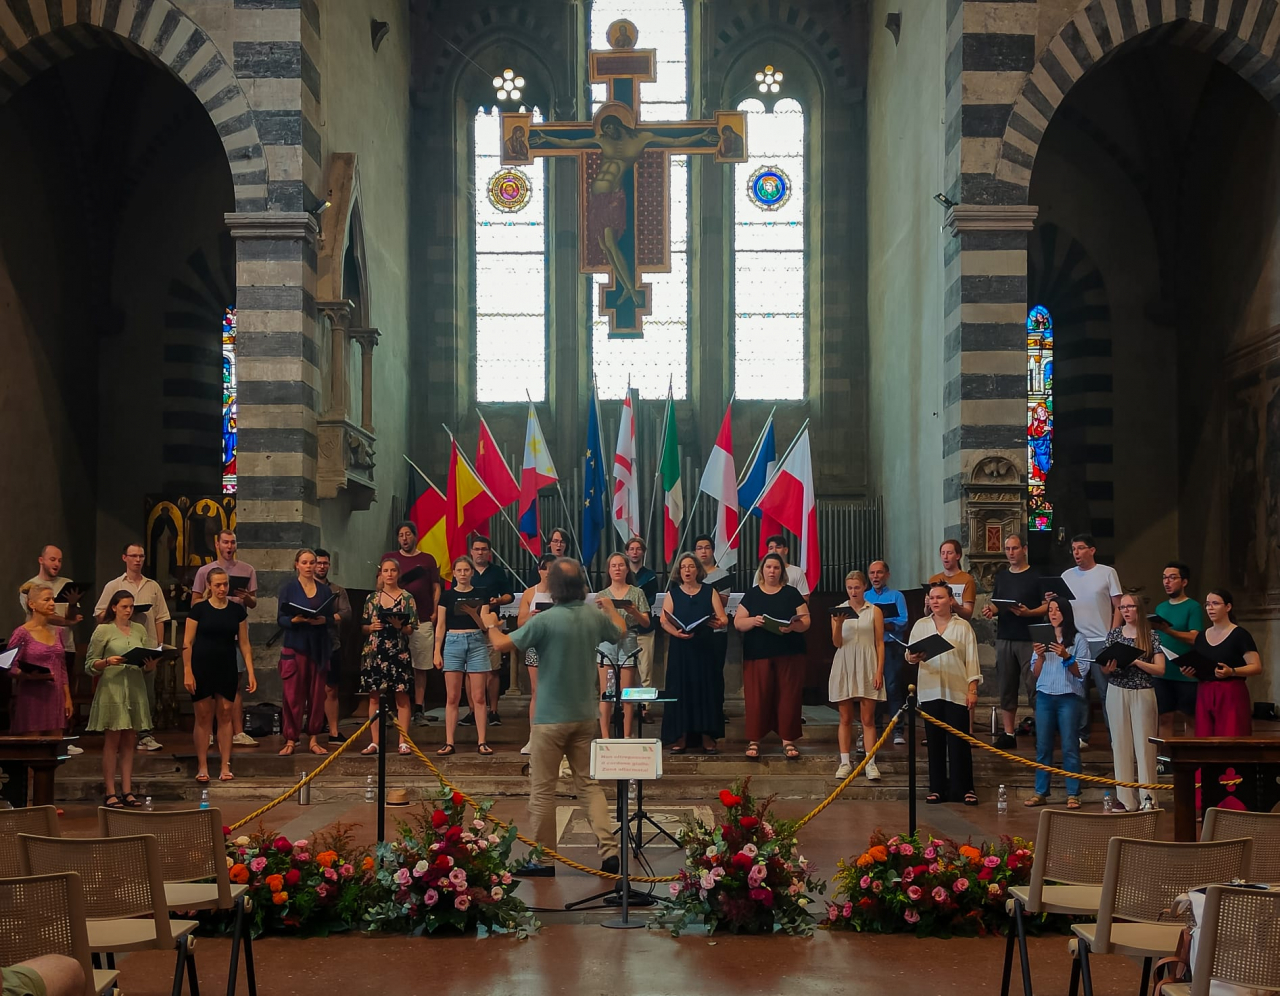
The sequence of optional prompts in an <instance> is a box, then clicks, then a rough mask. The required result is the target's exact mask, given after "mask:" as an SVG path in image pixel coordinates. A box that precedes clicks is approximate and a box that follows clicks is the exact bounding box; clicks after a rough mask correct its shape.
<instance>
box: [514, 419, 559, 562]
mask: <svg viewBox="0 0 1280 996" xmlns="http://www.w3.org/2000/svg"><path fill="white" fill-rule="evenodd" d="M559 479H560V476H559V475H558V474H557V473H556V465H555V464H554V463H552V462H551V453H550V452H549V451H548V450H547V440H546V437H545V436H543V435H542V424H541V423H540V422H539V421H538V412H537V410H536V409H535V408H534V407H533V405H532V404H531V405H529V421H528V424H527V426H526V428H525V430H524V461H523V464H522V466H521V467H520V505H519V506H518V508H519V511H518V513H517V517H516V525H517V527H518V528H519V530H520V536H521V538H522V539H523V541H524V546H525V549H527V550H528V551H529V552H530V553H531V554H533V555H534V556H535V557H540V556H542V523H541V520H540V519H539V513H538V489H539V488H544V487H546V486H547V485H549V484H555V483H556V482H557V481H558V480H559Z"/></svg>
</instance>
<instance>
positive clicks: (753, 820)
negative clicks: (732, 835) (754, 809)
mask: <svg viewBox="0 0 1280 996" xmlns="http://www.w3.org/2000/svg"><path fill="white" fill-rule="evenodd" d="M738 825H739V826H740V827H742V829H743V830H754V829H755V828H756V827H758V826H759V825H760V818H759V817H758V816H744V817H743V818H742V819H740V820H739V821H738Z"/></svg>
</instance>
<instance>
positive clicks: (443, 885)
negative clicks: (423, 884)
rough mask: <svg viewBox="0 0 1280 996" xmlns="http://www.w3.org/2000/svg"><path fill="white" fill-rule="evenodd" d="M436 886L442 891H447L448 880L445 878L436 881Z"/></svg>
mask: <svg viewBox="0 0 1280 996" xmlns="http://www.w3.org/2000/svg"><path fill="white" fill-rule="evenodd" d="M436 885H438V886H440V888H442V889H447V888H449V880H448V879H447V878H441V879H438V880H437V881H436Z"/></svg>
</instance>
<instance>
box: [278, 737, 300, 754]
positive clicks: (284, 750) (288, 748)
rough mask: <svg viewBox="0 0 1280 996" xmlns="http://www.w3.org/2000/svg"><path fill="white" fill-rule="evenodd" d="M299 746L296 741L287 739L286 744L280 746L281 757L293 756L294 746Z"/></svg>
mask: <svg viewBox="0 0 1280 996" xmlns="http://www.w3.org/2000/svg"><path fill="white" fill-rule="evenodd" d="M297 746H298V745H297V744H296V743H294V742H293V741H292V740H286V741H285V744H284V746H283V747H281V748H280V754H279V756H280V757H291V756H293V750H294V748H295V747H297Z"/></svg>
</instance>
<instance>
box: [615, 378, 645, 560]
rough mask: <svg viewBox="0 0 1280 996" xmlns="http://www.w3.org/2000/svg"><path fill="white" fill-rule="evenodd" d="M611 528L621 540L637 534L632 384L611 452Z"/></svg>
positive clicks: (638, 498) (637, 491) (637, 494)
mask: <svg viewBox="0 0 1280 996" xmlns="http://www.w3.org/2000/svg"><path fill="white" fill-rule="evenodd" d="M613 528H614V529H616V530H618V535H620V536H621V537H622V542H623V543H626V542H628V541H629V540H630V539H631V537H633V536H639V535H640V489H639V488H637V487H636V420H635V418H634V416H633V414H632V408H631V387H630V385H628V386H627V400H626V401H624V402H623V403H622V419H621V420H620V421H619V422H618V445H617V448H616V449H615V451H614V454H613Z"/></svg>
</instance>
